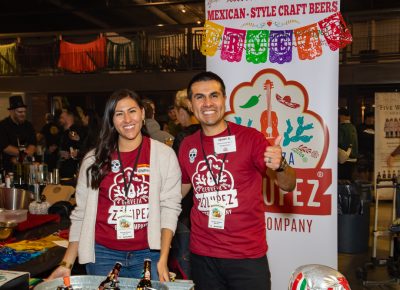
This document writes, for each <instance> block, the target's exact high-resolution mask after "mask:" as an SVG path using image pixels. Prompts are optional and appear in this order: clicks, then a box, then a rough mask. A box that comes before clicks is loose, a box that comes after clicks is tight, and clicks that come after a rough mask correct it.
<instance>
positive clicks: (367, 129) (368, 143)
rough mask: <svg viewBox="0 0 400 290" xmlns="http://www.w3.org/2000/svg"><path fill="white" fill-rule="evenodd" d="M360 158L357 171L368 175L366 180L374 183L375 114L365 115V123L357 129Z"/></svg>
mask: <svg viewBox="0 0 400 290" xmlns="http://www.w3.org/2000/svg"><path fill="white" fill-rule="evenodd" d="M357 133H358V144H359V148H358V149H359V150H358V153H359V156H358V161H357V171H358V173H361V174H363V175H366V178H364V179H366V180H369V181H372V176H373V173H374V151H375V148H374V143H375V114H374V112H368V113H366V114H365V117H364V123H363V124H361V125H360V126H359V127H358V128H357Z"/></svg>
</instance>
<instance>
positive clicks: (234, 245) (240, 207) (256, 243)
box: [179, 122, 269, 259]
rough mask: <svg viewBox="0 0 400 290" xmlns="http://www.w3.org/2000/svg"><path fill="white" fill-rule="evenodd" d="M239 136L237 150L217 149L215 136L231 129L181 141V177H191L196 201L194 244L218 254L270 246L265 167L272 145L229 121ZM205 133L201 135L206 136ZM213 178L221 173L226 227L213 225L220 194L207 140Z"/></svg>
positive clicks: (251, 253) (259, 252)
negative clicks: (211, 219) (212, 210)
mask: <svg viewBox="0 0 400 290" xmlns="http://www.w3.org/2000/svg"><path fill="white" fill-rule="evenodd" d="M228 126H229V130H230V135H231V136H235V139H236V152H231V153H227V155H226V158H225V161H224V162H223V159H224V154H214V143H213V139H214V138H216V137H223V136H228V135H229V132H228V130H225V131H224V132H222V133H221V134H218V135H216V136H212V137H210V136H204V135H202V138H201V137H200V134H203V133H202V132H201V131H198V132H196V133H194V134H193V135H191V136H188V137H186V138H185V139H184V140H183V142H182V144H181V147H180V151H179V163H180V166H181V170H182V183H183V184H188V183H192V186H193V190H194V195H193V201H194V205H193V208H192V211H191V223H192V228H191V238H190V250H191V251H192V252H193V253H195V254H198V255H203V256H209V257H216V258H233V259H235V258H238V259H243V258H258V257H261V256H264V255H265V254H266V252H267V242H266V227H265V214H264V206H263V197H262V178H263V176H265V173H266V169H267V168H266V166H265V162H264V151H265V149H266V147H267V146H268V145H269V143H268V141H267V140H266V139H265V138H264V136H263V135H262V134H261V133H260V132H259V131H257V130H255V129H253V128H247V127H243V126H240V125H236V124H234V123H231V122H228ZM201 139H202V141H201ZM202 143H203V147H204V151H205V154H206V156H207V159H208V162H209V164H210V168H211V170H212V172H213V175H214V178H216V177H217V174H219V173H220V170H221V169H220V168H221V166H222V171H221V178H220V181H219V183H218V187H219V193H218V196H219V198H221V199H223V200H224V201H225V202H226V216H225V228H224V229H213V228H209V227H208V210H209V205H210V203H213V199H214V198H215V196H216V188H217V186H216V184H215V180H214V179H213V178H212V176H211V174H210V171H209V169H208V167H207V164H206V162H205V158H204V155H203V149H202V145H201V144H202Z"/></svg>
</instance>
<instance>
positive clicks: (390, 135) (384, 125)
mask: <svg viewBox="0 0 400 290" xmlns="http://www.w3.org/2000/svg"><path fill="white" fill-rule="evenodd" d="M399 100H400V93H375V142H374V144H375V154H374V159H375V160H374V170H375V174H374V176H375V181H376V182H375V185H376V184H379V185H381V186H382V185H385V186H390V185H393V181H394V180H396V181H397V177H398V176H400V155H397V156H392V157H391V154H392V153H393V152H394V151H395V149H396V148H397V147H398V146H400V102H399ZM375 193H379V199H393V194H394V189H391V188H380V189H378V190H375ZM397 202H399V201H397Z"/></svg>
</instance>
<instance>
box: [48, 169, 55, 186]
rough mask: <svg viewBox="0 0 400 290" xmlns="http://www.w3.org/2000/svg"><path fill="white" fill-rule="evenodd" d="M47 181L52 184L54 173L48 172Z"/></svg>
mask: <svg viewBox="0 0 400 290" xmlns="http://www.w3.org/2000/svg"><path fill="white" fill-rule="evenodd" d="M48 182H49V184H54V175H53V172H49V178H48Z"/></svg>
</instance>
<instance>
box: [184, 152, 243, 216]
mask: <svg viewBox="0 0 400 290" xmlns="http://www.w3.org/2000/svg"><path fill="white" fill-rule="evenodd" d="M207 160H208V163H209V165H210V169H211V171H212V173H211V172H210V170H209V169H208V166H207V164H206V162H205V161H204V160H202V161H200V162H199V163H198V164H197V167H196V172H195V173H194V174H193V176H192V184H193V189H194V191H195V197H196V198H197V200H198V201H199V204H198V209H199V211H201V212H203V214H208V211H209V208H210V205H211V204H215V203H223V204H225V207H226V209H227V210H226V214H230V213H231V209H232V208H236V207H238V200H237V192H236V189H234V180H233V176H232V174H231V173H230V172H229V171H227V170H226V169H225V167H224V163H223V162H222V160H221V159H218V158H217V157H215V156H214V155H208V156H207ZM221 167H222V170H221ZM213 176H214V177H213ZM217 178H218V180H217ZM215 181H217V183H216V182H215ZM217 191H218V194H217Z"/></svg>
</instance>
